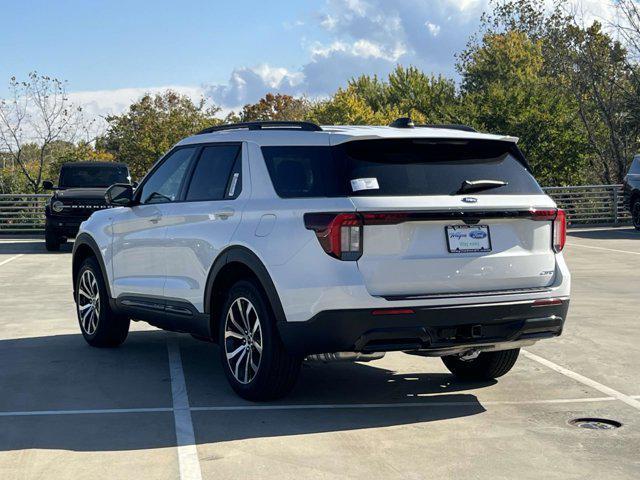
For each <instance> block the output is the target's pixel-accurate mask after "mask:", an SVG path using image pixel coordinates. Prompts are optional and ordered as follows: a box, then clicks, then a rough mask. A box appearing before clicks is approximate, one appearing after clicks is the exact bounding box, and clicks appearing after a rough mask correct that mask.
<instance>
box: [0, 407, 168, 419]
mask: <svg viewBox="0 0 640 480" xmlns="http://www.w3.org/2000/svg"><path fill="white" fill-rule="evenodd" d="M171 411H173V408H168V407H164V408H163V407H159V408H98V409H90V410H31V411H23V412H0V417H31V416H39V415H95V414H103V413H151V412H171Z"/></svg>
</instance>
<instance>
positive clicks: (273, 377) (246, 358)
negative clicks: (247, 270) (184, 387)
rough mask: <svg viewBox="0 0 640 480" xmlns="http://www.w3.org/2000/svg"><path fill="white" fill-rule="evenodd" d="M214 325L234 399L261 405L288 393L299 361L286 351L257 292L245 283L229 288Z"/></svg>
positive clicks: (267, 309) (272, 318) (247, 282)
mask: <svg viewBox="0 0 640 480" xmlns="http://www.w3.org/2000/svg"><path fill="white" fill-rule="evenodd" d="M218 325H219V339H220V342H219V345H220V359H221V361H222V365H223V369H224V372H225V375H226V376H227V380H228V381H229V383H230V384H231V387H232V388H233V389H234V390H235V392H236V393H237V394H238V395H240V396H241V397H242V398H246V399H247V400H254V401H261V400H273V399H276V398H280V397H283V396H285V395H286V394H287V393H289V391H291V389H292V388H293V386H294V385H295V382H296V380H297V378H298V374H299V372H300V365H301V364H302V359H301V358H299V357H295V356H293V355H290V354H289V353H288V352H287V351H286V349H285V347H284V345H283V344H282V341H281V340H280V336H279V335H278V331H277V328H276V324H275V319H274V317H273V314H272V313H271V309H270V308H269V304H268V300H267V299H266V298H265V296H264V294H263V293H262V291H261V289H260V288H258V287H257V286H256V285H255V284H254V283H253V282H250V281H245V280H243V281H239V282H238V283H236V284H235V285H234V286H233V287H231V289H230V290H229V294H228V296H227V300H226V302H225V305H224V308H223V309H222V313H221V318H220V319H219V322H218Z"/></svg>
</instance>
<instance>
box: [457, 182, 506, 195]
mask: <svg viewBox="0 0 640 480" xmlns="http://www.w3.org/2000/svg"><path fill="white" fill-rule="evenodd" d="M506 185H508V183H507V182H503V181H502V180H465V181H464V182H462V186H461V187H460V188H459V189H458V191H457V192H456V193H455V194H459V193H468V192H479V191H480V190H489V189H491V188H498V187H504V186H506Z"/></svg>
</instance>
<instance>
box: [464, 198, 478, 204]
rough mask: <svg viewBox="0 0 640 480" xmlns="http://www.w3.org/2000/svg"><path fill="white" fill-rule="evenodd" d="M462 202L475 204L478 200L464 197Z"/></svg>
mask: <svg viewBox="0 0 640 480" xmlns="http://www.w3.org/2000/svg"><path fill="white" fill-rule="evenodd" d="M462 201H463V202H465V203H476V202H477V201H478V199H477V198H475V197H464V198H463V199H462Z"/></svg>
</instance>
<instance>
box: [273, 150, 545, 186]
mask: <svg viewBox="0 0 640 480" xmlns="http://www.w3.org/2000/svg"><path fill="white" fill-rule="evenodd" d="M512 149H513V146H512V144H511V143H509V142H499V141H486V140H431V139H424V140H422V139H412V140H362V141H354V142H347V143H344V144H342V145H338V146H334V147H324V146H290V147H289V146H284V147H282V146H279V147H262V153H263V155H264V158H265V161H266V164H267V168H268V170H269V175H270V176H271V180H272V182H273V185H274V188H275V190H276V192H277V193H278V195H279V196H281V197H284V198H294V197H341V196H408V195H451V194H455V193H456V192H457V191H458V190H459V189H460V187H461V186H462V184H463V182H464V181H465V180H468V181H476V180H498V181H503V182H506V185H504V186H500V187H497V188H491V189H488V190H481V191H475V192H473V195H530V194H540V193H542V190H541V189H540V186H539V185H538V183H537V182H536V180H535V179H534V178H533V176H532V175H531V174H530V173H529V172H528V171H527V169H526V168H525V167H524V165H523V164H522V163H521V162H520V161H519V160H518V159H517V158H516V157H515V152H514V151H513V150H512Z"/></svg>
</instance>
